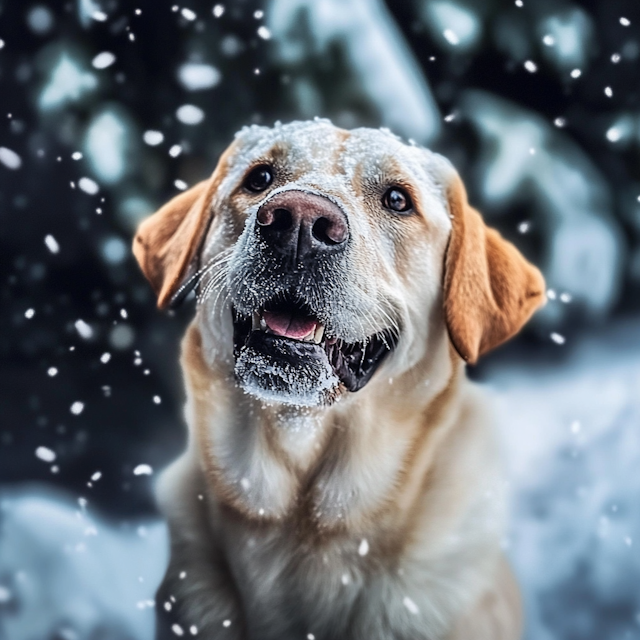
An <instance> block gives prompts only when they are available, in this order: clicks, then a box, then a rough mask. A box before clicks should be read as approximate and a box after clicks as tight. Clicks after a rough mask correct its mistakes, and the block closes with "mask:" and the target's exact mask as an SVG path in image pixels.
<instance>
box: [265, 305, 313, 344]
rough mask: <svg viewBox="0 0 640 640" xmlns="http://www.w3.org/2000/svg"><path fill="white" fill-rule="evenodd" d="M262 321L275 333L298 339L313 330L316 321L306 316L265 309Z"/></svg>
mask: <svg viewBox="0 0 640 640" xmlns="http://www.w3.org/2000/svg"><path fill="white" fill-rule="evenodd" d="M263 317H264V321H265V322H266V323H267V327H269V329H271V331H273V333H275V334H276V335H279V336H284V337H285V338H294V339H296V340H299V339H300V338H304V337H305V336H307V335H309V334H310V333H311V332H312V331H315V328H316V324H317V322H316V321H315V320H313V319H312V318H309V317H308V316H297V315H295V314H293V313H278V312H276V311H265V312H264V316H263Z"/></svg>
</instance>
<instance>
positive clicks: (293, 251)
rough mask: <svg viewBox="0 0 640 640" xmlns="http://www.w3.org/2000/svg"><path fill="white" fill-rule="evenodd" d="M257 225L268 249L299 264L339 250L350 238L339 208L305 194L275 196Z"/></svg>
mask: <svg viewBox="0 0 640 640" xmlns="http://www.w3.org/2000/svg"><path fill="white" fill-rule="evenodd" d="M257 223H258V229H259V231H260V234H261V235H262V237H263V238H264V240H265V241H266V242H267V243H268V244H269V246H271V247H272V248H273V249H274V250H276V251H278V252H279V253H282V254H284V255H287V256H290V257H292V258H294V259H296V260H301V259H303V258H308V257H312V256H313V255H320V254H326V253H328V252H335V251H337V250H340V249H342V248H344V246H345V245H346V242H347V240H348V238H349V227H348V225H347V219H346V216H345V214H344V213H343V212H342V210H341V209H340V207H338V205H337V204H335V203H334V202H331V200H329V199H328V198H325V197H324V196H319V195H315V194H312V193H304V192H302V191H285V192H283V193H279V194H277V195H275V196H273V198H271V199H270V200H268V201H267V202H265V203H264V204H263V205H262V206H261V207H260V209H259V210H258V216H257Z"/></svg>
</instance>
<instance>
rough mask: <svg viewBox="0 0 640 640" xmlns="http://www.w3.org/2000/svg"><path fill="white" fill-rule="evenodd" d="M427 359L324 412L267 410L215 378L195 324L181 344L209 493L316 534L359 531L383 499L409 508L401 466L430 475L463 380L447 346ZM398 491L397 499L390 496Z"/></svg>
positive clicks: (250, 513) (251, 514)
mask: <svg viewBox="0 0 640 640" xmlns="http://www.w3.org/2000/svg"><path fill="white" fill-rule="evenodd" d="M431 353H432V354H434V355H433V356H432V357H431V358H429V361H428V362H426V361H425V362H424V363H421V364H420V365H418V366H416V367H415V368H414V369H412V370H411V371H408V372H406V373H404V374H403V375H402V376H400V377H397V378H394V379H389V378H385V377H383V376H378V377H377V378H375V379H374V380H372V381H371V382H370V383H369V384H368V385H367V386H366V387H365V388H364V389H362V390H361V391H359V392H358V393H357V394H354V395H352V396H349V397H347V398H344V399H343V400H342V401H339V402H337V403H336V404H335V405H333V406H332V407H329V408H326V407H322V408H299V407H290V406H286V405H272V406H265V405H264V404H263V403H261V402H260V401H259V400H257V399H255V398H253V397H251V396H248V395H246V394H245V393H244V392H242V391H241V390H240V389H238V388H237V387H236V385H235V384H234V383H233V380H232V379H230V376H229V375H228V374H227V375H224V374H222V373H220V372H217V373H216V372H213V371H212V368H211V366H210V365H208V364H207V362H206V357H205V354H204V353H203V347H202V338H201V334H200V332H199V330H198V328H197V327H196V325H195V324H194V325H192V327H191V328H190V330H189V331H188V333H187V335H186V337H185V341H184V344H183V366H184V370H185V374H186V378H187V393H188V397H189V402H188V413H189V415H188V419H189V423H190V427H191V429H192V434H191V436H192V438H193V439H194V441H197V442H198V443H199V450H200V452H201V456H202V459H201V461H200V462H201V465H202V467H203V469H204V472H205V475H206V478H207V481H208V484H209V486H210V488H211V489H212V491H213V494H215V495H216V496H217V498H218V500H219V501H220V502H221V503H223V504H225V505H227V506H228V507H231V508H232V509H234V510H236V511H237V512H239V513H240V514H242V515H243V516H244V517H246V518H249V519H252V520H263V521H274V522H277V521H280V520H286V519H289V518H291V517H295V512H296V511H300V510H302V511H304V513H300V514H299V515H301V516H302V517H303V518H304V519H306V520H308V519H311V520H313V521H315V522H316V524H317V527H318V529H320V530H333V529H336V528H338V529H341V528H344V527H347V528H350V529H353V528H356V529H358V528H360V525H361V524H362V523H363V522H364V521H366V519H367V518H370V517H372V514H374V513H376V511H377V510H379V509H380V508H382V506H383V505H384V504H386V503H388V502H389V501H390V500H392V501H393V500H395V501H396V502H397V501H398V500H400V499H402V500H405V501H408V503H410V502H411V500H412V496H413V494H414V493H415V492H417V491H418V490H419V487H415V488H413V489H412V488H411V487H410V486H407V482H404V481H403V482H401V476H402V474H403V465H404V464H406V463H407V459H408V458H411V464H412V468H415V467H416V464H417V465H418V467H420V468H423V472H424V473H426V472H427V470H428V466H429V465H430V464H431V461H432V460H433V456H434V453H433V452H434V451H435V447H436V442H437V441H438V440H439V438H440V437H442V436H441V434H442V433H443V432H444V431H445V427H446V425H447V424H449V423H451V422H452V421H453V419H454V417H453V416H452V415H451V413H452V411H453V409H452V408H453V407H455V406H457V405H458V404H459V403H456V402H454V400H455V398H456V397H457V395H458V394H459V393H460V386H461V385H460V383H461V379H462V377H463V371H462V369H463V367H462V366H461V365H460V364H458V359H457V358H455V357H452V354H451V352H450V347H449V344H448V341H446V339H443V340H441V341H439V344H434V345H433V349H432V351H431ZM427 440H429V441H430V446H426V445H425V443H426V442H427ZM416 456H418V457H420V460H418V462H417V463H416V460H415V458H416ZM424 473H422V474H420V477H422V476H423V475H424ZM399 483H401V484H402V485H403V488H404V491H403V494H402V496H399V495H397V496H395V497H394V496H393V495H391V494H392V493H393V492H394V491H396V490H397V487H398V484H399ZM409 484H410V483H409ZM408 506H409V505H407V508H408Z"/></svg>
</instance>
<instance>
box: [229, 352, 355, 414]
mask: <svg viewBox="0 0 640 640" xmlns="http://www.w3.org/2000/svg"><path fill="white" fill-rule="evenodd" d="M292 346H294V347H296V348H297V349H298V350H299V351H301V352H302V351H305V350H310V349H312V348H314V347H315V345H313V346H311V345H307V344H306V343H303V342H301V343H299V344H294V345H292ZM302 359H304V360H305V361H304V363H302V362H300V363H293V362H289V361H287V360H285V359H284V358H281V359H278V361H274V358H273V357H267V356H265V354H264V353H261V352H260V351H257V350H256V349H255V348H253V346H252V345H251V344H249V345H246V346H244V347H242V349H241V351H240V353H239V355H238V357H237V359H236V364H235V377H236V380H237V382H238V384H239V385H240V387H241V388H242V389H243V390H244V391H245V392H246V393H248V394H250V395H252V396H255V397H256V398H257V399H259V400H262V401H264V402H265V403H280V404H286V405H292V406H299V407H316V406H322V405H331V404H333V402H335V401H336V400H337V399H338V397H339V396H340V393H341V390H342V389H344V387H342V385H341V384H340V380H339V379H338V378H337V377H336V375H335V374H334V372H333V370H332V369H331V366H330V365H329V362H328V361H327V360H326V359H325V360H320V359H318V358H314V357H312V355H311V354H306V353H301V360H302Z"/></svg>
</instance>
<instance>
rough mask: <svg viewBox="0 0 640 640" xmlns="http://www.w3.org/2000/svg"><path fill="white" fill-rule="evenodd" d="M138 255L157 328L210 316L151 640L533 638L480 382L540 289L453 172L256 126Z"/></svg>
mask: <svg viewBox="0 0 640 640" xmlns="http://www.w3.org/2000/svg"><path fill="white" fill-rule="evenodd" d="M133 250H134V253H135V256H136V258H137V260H138V262H139V264H140V266H141V268H142V271H143V272H144V274H145V276H146V277H147V279H148V280H149V282H150V283H151V285H152V287H153V289H154V290H155V292H156V294H157V300H158V306H159V307H160V308H166V307H171V306H174V305H176V304H179V303H180V301H181V300H183V299H184V298H185V297H186V296H187V295H188V294H189V293H190V292H191V291H194V290H195V291H196V296H197V312H196V315H195V319H194V320H193V322H192V324H191V325H190V327H189V329H188V331H187V332H186V336H185V338H184V341H183V347H182V367H183V370H184V378H185V383H186V389H187V404H186V409H185V413H186V422H187V423H188V426H189V440H188V445H187V447H186V451H185V452H184V453H183V454H182V455H181V457H180V458H179V459H178V460H177V461H176V462H174V463H173V464H172V465H171V466H170V467H169V468H168V469H167V470H166V471H165V472H164V474H163V476H162V478H161V479H160V481H159V486H158V496H159V504H160V507H161V510H162V511H163V513H164V514H165V515H166V517H167V520H168V523H169V529H170V537H171V552H170V562H169V566H168V569H167V571H166V575H165V578H164V580H163V583H162V585H161V587H160V588H159V591H158V596H157V601H156V602H157V606H156V608H157V611H158V628H157V638H170V637H171V638H174V637H176V635H178V636H181V635H185V636H186V635H189V634H194V635H195V634H197V635H198V636H200V637H204V638H225V639H226V638H231V639H234V640H276V639H278V640H294V639H296V640H304V639H307V640H314V639H315V640H364V639H367V640H383V639H384V640H419V639H420V640H436V639H438V640H439V639H447V640H471V639H473V640H516V639H517V638H519V637H520V633H521V612H520V599H519V591H518V587H517V584H516V581H515V579H514V577H513V576H512V573H511V571H510V568H509V566H508V564H507V561H506V560H505V558H504V556H503V553H502V550H501V536H502V535H503V526H504V519H505V513H504V512H505V509H504V504H505V497H504V493H505V491H504V489H505V483H504V481H503V479H502V475H501V471H500V461H499V455H498V447H497V445H496V442H495V440H494V436H493V433H492V418H491V412H490V411H489V409H488V407H487V403H486V400H484V399H483V397H482V394H481V393H480V392H479V391H478V389H477V388H476V387H475V386H474V385H473V384H472V383H471V382H469V381H468V380H467V379H466V377H465V365H466V363H469V364H472V363H475V362H476V361H477V359H478V358H479V357H480V356H481V355H482V354H484V353H486V352H487V351H489V350H491V349H493V348H494V347H496V346H498V345H499V344H501V343H502V342H504V341H505V340H507V339H508V338H510V337H511V336H513V335H514V334H515V333H516V332H518V331H519V329H520V328H521V327H522V326H523V325H524V323H525V322H526V321H527V320H528V319H529V318H530V316H531V315H532V314H533V312H534V311H535V309H536V308H537V307H539V306H540V305H541V304H543V302H544V301H545V293H544V291H545V287H544V280H543V278H542V276H541V274H540V272H539V271H538V269H536V268H535V267H534V266H532V265H531V264H530V263H529V262H527V261H526V260H525V258H524V257H523V256H522V255H521V254H520V253H519V252H518V250H517V249H516V248H515V247H514V246H513V245H512V244H510V243H509V242H507V241H506V240H504V239H503V238H502V237H501V236H500V235H499V234H498V233H497V232H496V231H494V230H492V229H489V228H488V227H487V226H485V224H484V222H483V220H482V218H481V216H480V214H479V213H477V212H476V211H475V210H474V209H472V208H471V207H470V206H469V204H468V201H467V196H466V192H465V188H464V186H463V183H462V181H461V179H460V177H459V176H458V174H457V173H456V171H455V169H454V168H453V167H452V165H451V164H450V163H449V162H448V161H447V160H446V159H445V158H443V157H442V156H440V155H438V154H436V153H433V152H431V151H428V150H426V149H422V148H419V147H417V146H413V145H408V144H405V143H403V142H402V141H401V140H400V139H398V138H396V137H395V136H393V135H392V134H391V133H390V132H388V131H386V130H374V129H368V128H359V129H354V130H351V131H347V130H343V129H340V128H337V127H335V126H333V125H332V124H331V123H330V122H329V121H325V120H318V119H316V120H314V121H310V122H292V123H289V124H280V123H277V124H276V125H275V126H274V127H272V128H268V127H262V126H256V125H254V126H250V127H245V128H244V129H243V130H242V131H240V132H239V133H238V134H237V135H236V137H235V140H234V141H233V143H232V144H231V145H230V147H229V148H228V149H227V150H226V151H225V152H224V154H223V155H222V156H221V158H220V160H219V163H218V165H217V168H216V169H215V171H214V172H213V174H212V176H211V177H210V178H209V179H208V180H205V181H203V182H200V183H199V184H197V185H195V186H194V187H192V188H190V189H189V190H188V191H185V192H183V193H182V194H180V195H178V196H177V197H175V198H173V200H171V201H170V202H169V203H168V204H166V205H165V206H163V207H162V208H161V209H160V210H159V211H158V212H157V213H155V214H154V215H152V216H151V217H149V218H147V219H146V220H144V221H143V222H142V224H141V225H140V227H139V230H138V232H137V234H136V236H135V238H134V244H133Z"/></svg>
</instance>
